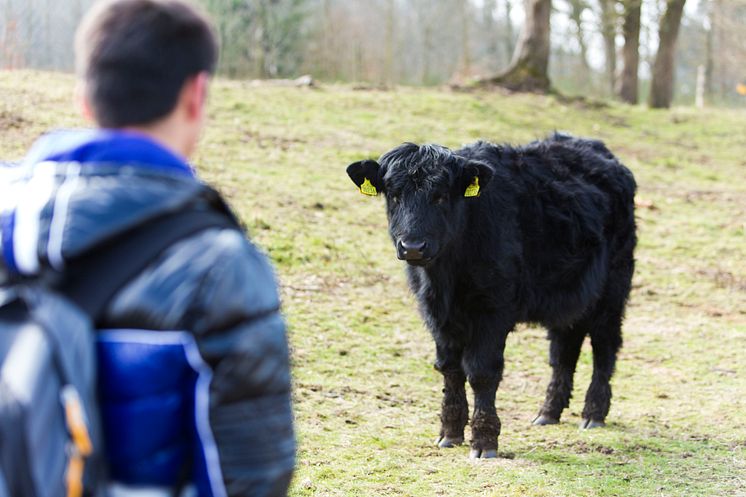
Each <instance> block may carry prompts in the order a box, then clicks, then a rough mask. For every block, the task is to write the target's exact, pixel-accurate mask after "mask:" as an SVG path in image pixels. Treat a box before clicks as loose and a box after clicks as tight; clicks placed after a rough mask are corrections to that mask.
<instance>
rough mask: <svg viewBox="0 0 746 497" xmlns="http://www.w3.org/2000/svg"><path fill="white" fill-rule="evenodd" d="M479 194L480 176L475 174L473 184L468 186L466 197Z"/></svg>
mask: <svg viewBox="0 0 746 497" xmlns="http://www.w3.org/2000/svg"><path fill="white" fill-rule="evenodd" d="M478 196H479V176H474V178H473V179H472V180H471V184H470V185H469V186H467V187H466V191H465V192H464V197H478Z"/></svg>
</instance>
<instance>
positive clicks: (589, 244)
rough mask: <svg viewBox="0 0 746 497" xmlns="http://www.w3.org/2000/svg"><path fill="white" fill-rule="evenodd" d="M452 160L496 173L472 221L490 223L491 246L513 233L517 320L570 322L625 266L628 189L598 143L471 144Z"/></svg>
mask: <svg viewBox="0 0 746 497" xmlns="http://www.w3.org/2000/svg"><path fill="white" fill-rule="evenodd" d="M457 153H459V154H460V155H465V156H467V157H469V158H472V159H478V160H483V161H485V162H488V163H490V164H491V165H492V166H493V167H494V168H495V169H496V174H495V178H493V180H492V182H491V183H490V184H489V185H488V187H487V188H485V190H484V192H483V195H482V198H481V199H480V202H479V206H478V207H476V206H475V211H474V213H473V217H474V218H476V219H479V220H481V221H480V222H481V224H482V225H483V226H484V224H485V223H484V219H489V220H491V221H490V222H488V223H487V225H488V228H487V229H488V230H490V231H491V232H492V233H496V234H495V235H494V243H500V242H499V241H498V239H499V238H504V237H505V236H506V233H505V230H506V229H507V228H506V226H512V230H514V232H513V233H511V234H509V235H508V236H510V238H512V239H514V240H516V241H517V242H518V244H519V245H520V248H519V254H517V256H516V264H517V265H518V266H519V267H518V268H516V271H515V273H514V275H515V277H517V278H518V279H519V280H520V284H519V285H517V286H516V288H517V292H518V295H517V300H518V301H519V302H520V304H521V305H520V307H521V308H522V311H523V312H522V314H523V316H522V319H526V320H532V321H540V322H544V323H547V324H557V323H562V322H566V321H572V320H573V319H575V318H576V317H577V316H578V315H579V314H581V313H582V312H584V310H585V309H586V308H587V307H588V306H589V305H590V304H592V302H594V301H595V300H596V299H597V298H598V297H599V296H600V295H601V293H602V292H603V288H604V284H605V281H606V277H607V275H608V273H609V271H610V269H611V267H612V265H614V264H624V263H626V261H631V258H632V249H633V248H634V244H635V227H634V212H633V198H634V191H635V182H634V178H633V177H632V174H631V172H630V171H629V170H628V169H627V168H626V167H624V166H623V165H622V164H621V163H620V162H619V161H618V160H617V159H616V158H615V157H614V156H613V154H611V152H610V151H609V150H608V149H607V148H606V147H605V146H604V145H603V143H602V142H599V141H594V140H585V139H579V138H573V137H570V136H567V135H554V136H552V137H550V138H549V139H547V140H543V141H539V142H534V143H531V144H528V145H526V146H524V147H510V146H505V145H492V144H488V143H484V142H478V143H475V144H473V145H470V146H467V147H465V148H463V149H461V150H459V151H458V152H457ZM508 206H509V209H507V207H508ZM506 210H509V211H510V212H505V211H506ZM482 238H484V236H483V237H482ZM488 238H489V237H488ZM495 256H499V253H495ZM501 262H502V261H497V260H495V261H493V264H500V263H501Z"/></svg>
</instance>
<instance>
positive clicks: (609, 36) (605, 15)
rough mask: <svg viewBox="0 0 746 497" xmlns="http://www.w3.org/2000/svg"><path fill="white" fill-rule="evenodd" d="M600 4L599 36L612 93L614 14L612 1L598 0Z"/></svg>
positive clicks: (614, 59)
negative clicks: (602, 41)
mask: <svg viewBox="0 0 746 497" xmlns="http://www.w3.org/2000/svg"><path fill="white" fill-rule="evenodd" d="M599 3H600V4H601V34H602V35H603V38H604V53H605V55H606V76H607V77H608V78H609V79H608V82H609V88H610V90H611V93H612V94H613V93H614V87H615V85H616V12H615V11H614V0H599Z"/></svg>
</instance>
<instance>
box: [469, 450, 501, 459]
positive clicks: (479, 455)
mask: <svg viewBox="0 0 746 497" xmlns="http://www.w3.org/2000/svg"><path fill="white" fill-rule="evenodd" d="M496 457H497V449H484V450H483V449H471V450H470V451H469V459H495V458H496Z"/></svg>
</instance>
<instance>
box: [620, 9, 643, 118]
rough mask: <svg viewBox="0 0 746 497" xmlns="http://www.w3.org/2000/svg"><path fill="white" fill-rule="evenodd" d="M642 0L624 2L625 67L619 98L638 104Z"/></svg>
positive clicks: (623, 55)
mask: <svg viewBox="0 0 746 497" xmlns="http://www.w3.org/2000/svg"><path fill="white" fill-rule="evenodd" d="M641 10H642V0H627V1H626V2H625V4H624V25H623V27H622V32H623V33H624V50H623V51H622V57H623V59H624V68H623V69H622V74H621V77H620V80H619V98H621V99H622V101H624V102H627V103H628V104H636V103H637V101H638V99H639V96H638V92H637V87H638V82H637V72H638V68H639V65H640V14H641Z"/></svg>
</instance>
